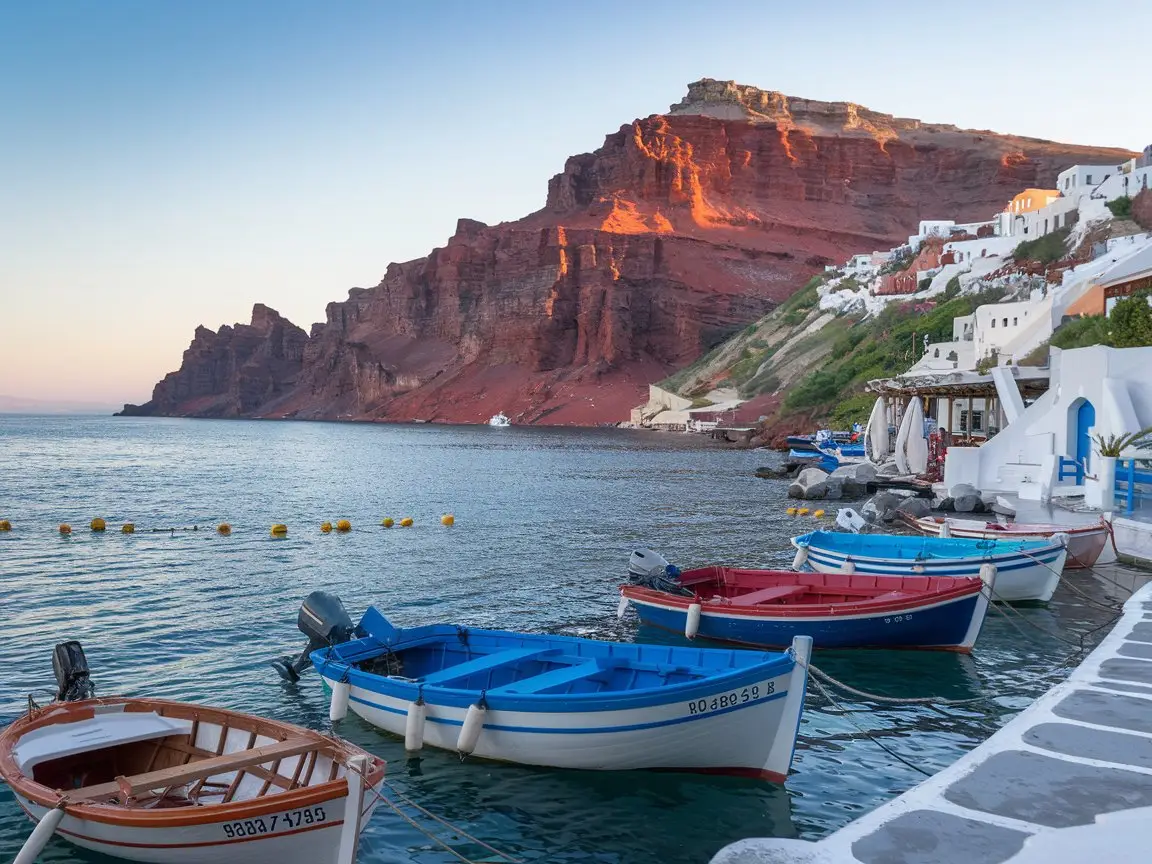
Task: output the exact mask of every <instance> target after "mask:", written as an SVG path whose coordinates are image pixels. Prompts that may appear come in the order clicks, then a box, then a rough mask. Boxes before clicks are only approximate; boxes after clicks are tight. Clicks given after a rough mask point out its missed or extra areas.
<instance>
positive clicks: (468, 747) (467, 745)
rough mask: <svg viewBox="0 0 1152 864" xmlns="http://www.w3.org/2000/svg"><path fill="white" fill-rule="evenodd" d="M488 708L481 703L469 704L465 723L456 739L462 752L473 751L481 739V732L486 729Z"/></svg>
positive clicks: (457, 748)
mask: <svg viewBox="0 0 1152 864" xmlns="http://www.w3.org/2000/svg"><path fill="white" fill-rule="evenodd" d="M487 713H488V709H487V708H481V707H480V706H479V705H469V706H468V713H467V714H466V715H464V725H463V726H461V727H460V737H459V738H457V739H456V750H457V751H459V752H460V753H462V754H468V753H471V752H472V751H473V750H475V749H476V742H477V741H479V740H480V732H481V731H482V730H483V729H484V716H485V715H486V714H487Z"/></svg>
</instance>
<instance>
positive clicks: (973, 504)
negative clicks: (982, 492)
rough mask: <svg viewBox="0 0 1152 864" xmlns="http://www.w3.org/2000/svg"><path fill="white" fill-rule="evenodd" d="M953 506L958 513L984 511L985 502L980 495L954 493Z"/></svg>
mask: <svg viewBox="0 0 1152 864" xmlns="http://www.w3.org/2000/svg"><path fill="white" fill-rule="evenodd" d="M952 502H953V506H954V507H955V508H956V512H957V513H983V512H984V502H983V501H981V500H980V496H979V495H953V496H952Z"/></svg>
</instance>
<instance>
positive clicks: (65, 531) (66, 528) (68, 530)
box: [60, 522, 72, 534]
mask: <svg viewBox="0 0 1152 864" xmlns="http://www.w3.org/2000/svg"><path fill="white" fill-rule="evenodd" d="M60 533H61V534H71V533H72V526H71V525H69V524H68V523H67V522H65V523H64V524H63V525H61V526H60Z"/></svg>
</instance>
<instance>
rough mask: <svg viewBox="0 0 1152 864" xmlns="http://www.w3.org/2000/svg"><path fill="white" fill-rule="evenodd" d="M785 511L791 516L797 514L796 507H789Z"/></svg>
mask: <svg viewBox="0 0 1152 864" xmlns="http://www.w3.org/2000/svg"><path fill="white" fill-rule="evenodd" d="M784 512H785V513H787V514H788V515H789V516H795V515H796V508H795V507H789V508H788V509H787V510H785V511H784Z"/></svg>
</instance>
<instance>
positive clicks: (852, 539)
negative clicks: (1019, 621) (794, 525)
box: [792, 531, 1068, 603]
mask: <svg viewBox="0 0 1152 864" xmlns="http://www.w3.org/2000/svg"><path fill="white" fill-rule="evenodd" d="M1066 540H1067V538H1066V537H1065V536H1064V535H1059V534H1058V535H1054V536H1053V537H1052V539H1051V540H1050V541H1044V540H969V539H964V538H959V537H950V538H943V537H906V536H901V535H897V534H842V533H839V532H835V531H812V532H810V533H808V534H803V535H801V536H799V537H793V538H792V545H793V546H795V547H796V550H797V551H796V558H795V559H794V561H793V563H792V566H793V569H795V570H800V569H803V568H805V567H807V568H809V569H811V570H815V571H817V572H819V573H868V574H885V575H895V576H969V577H981V576H983V578H984V581H986V582H988V581H991V578H995V580H996V581H995V588H994V594H993V596H994V598H995V599H996V600H1001V601H1004V602H1009V603H1011V602H1016V601H1022V600H1039V601H1042V602H1047V601H1048V600H1051V599H1052V594H1053V593H1054V592H1055V591H1056V586H1057V585H1058V584H1059V583H1060V572H1061V571H1062V570H1063V569H1064V558H1065V556H1066V555H1067V554H1068V550H1067V548H1066ZM986 568H994V570H991V571H990V570H989V569H986Z"/></svg>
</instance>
